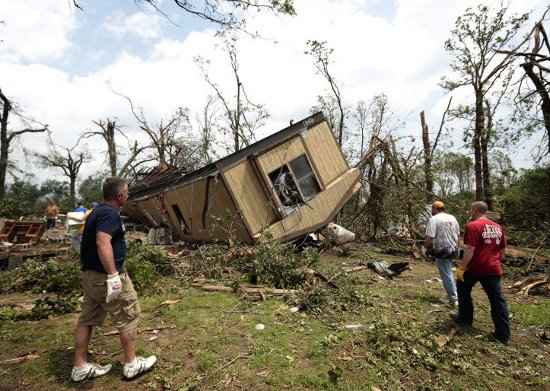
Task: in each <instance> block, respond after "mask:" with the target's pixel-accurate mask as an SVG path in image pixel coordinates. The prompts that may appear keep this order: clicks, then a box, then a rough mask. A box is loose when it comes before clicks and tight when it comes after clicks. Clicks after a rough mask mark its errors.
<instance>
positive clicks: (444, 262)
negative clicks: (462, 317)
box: [435, 258, 458, 303]
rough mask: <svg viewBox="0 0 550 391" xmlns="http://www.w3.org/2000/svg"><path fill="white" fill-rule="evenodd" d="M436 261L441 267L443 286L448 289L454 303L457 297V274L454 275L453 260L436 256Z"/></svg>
mask: <svg viewBox="0 0 550 391" xmlns="http://www.w3.org/2000/svg"><path fill="white" fill-rule="evenodd" d="M435 263H436V264H437V268H438V269H439V275H440V276H441V281H442V282H443V288H445V291H447V297H448V298H449V302H451V303H454V302H456V301H457V300H458V299H457V294H456V283H455V276H454V275H453V260H452V259H443V258H436V259H435Z"/></svg>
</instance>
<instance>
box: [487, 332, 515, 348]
mask: <svg viewBox="0 0 550 391" xmlns="http://www.w3.org/2000/svg"><path fill="white" fill-rule="evenodd" d="M489 338H490V339H491V340H493V341H497V342H500V343H501V344H503V345H507V346H508V345H509V344H510V338H504V337H499V336H497V335H496V334H495V333H491V335H490V336H489Z"/></svg>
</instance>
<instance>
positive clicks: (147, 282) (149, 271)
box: [126, 242, 174, 291]
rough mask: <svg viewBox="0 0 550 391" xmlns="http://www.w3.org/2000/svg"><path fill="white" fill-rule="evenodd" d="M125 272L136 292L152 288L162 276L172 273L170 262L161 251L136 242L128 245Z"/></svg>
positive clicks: (158, 248)
mask: <svg viewBox="0 0 550 391" xmlns="http://www.w3.org/2000/svg"><path fill="white" fill-rule="evenodd" d="M126 270H127V271H128V273H129V274H130V276H131V278H132V282H133V283H134V285H135V287H136V289H137V290H138V291H143V290H146V289H148V288H151V287H153V286H154V284H155V282H157V281H158V279H159V278H160V277H161V276H162V275H169V274H172V273H173V271H174V269H173V265H172V261H171V260H170V258H168V256H167V255H166V252H165V251H164V250H163V249H161V248H160V247H155V246H152V245H148V244H141V243H137V242H133V243H130V247H129V249H128V257H127V259H126Z"/></svg>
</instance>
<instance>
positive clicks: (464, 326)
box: [451, 314, 472, 329]
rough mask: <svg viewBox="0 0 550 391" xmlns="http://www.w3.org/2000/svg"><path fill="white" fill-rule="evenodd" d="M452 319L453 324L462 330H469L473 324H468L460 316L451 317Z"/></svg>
mask: <svg viewBox="0 0 550 391" xmlns="http://www.w3.org/2000/svg"><path fill="white" fill-rule="evenodd" d="M451 318H452V319H453V322H455V324H456V325H457V326H458V327H460V328H461V329H469V328H471V327H472V324H471V323H469V322H466V321H465V320H463V319H461V318H460V317H459V316H458V314H456V315H451Z"/></svg>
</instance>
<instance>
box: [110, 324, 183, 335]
mask: <svg viewBox="0 0 550 391" xmlns="http://www.w3.org/2000/svg"><path fill="white" fill-rule="evenodd" d="M175 328H176V326H174V325H171V326H160V327H149V328H146V329H140V330H138V332H137V333H138V334H141V333H147V332H151V331H155V330H156V331H160V330H166V329H175ZM118 334H120V332H119V331H118V330H113V331H108V332H106V333H103V336H104V337H109V336H112V335H118Z"/></svg>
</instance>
